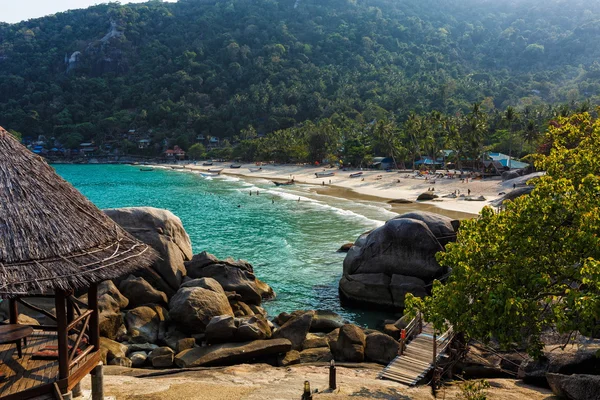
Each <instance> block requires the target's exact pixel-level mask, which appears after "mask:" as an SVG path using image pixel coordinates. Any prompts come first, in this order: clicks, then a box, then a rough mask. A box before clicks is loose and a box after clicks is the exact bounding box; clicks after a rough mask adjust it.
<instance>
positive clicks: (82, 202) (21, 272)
mask: <svg viewBox="0 0 600 400" xmlns="http://www.w3.org/2000/svg"><path fill="white" fill-rule="evenodd" d="M156 257H157V254H156V252H155V251H154V250H153V249H151V248H149V247H148V246H147V245H146V244H144V243H141V242H139V241H137V240H136V239H134V238H133V237H132V236H131V235H129V234H128V233H127V232H125V231H124V230H123V229H122V228H120V227H119V226H118V225H117V224H116V223H115V222H114V221H113V220H111V219H110V218H108V217H107V216H106V215H105V214H104V213H103V212H102V211H100V210H99V209H98V208H97V207H96V206H94V205H93V204H92V203H91V202H90V201H89V200H88V199H86V198H85V197H84V196H83V195H82V194H81V193H79V192H78V191H77V190H76V189H75V188H74V187H73V186H71V185H70V184H69V183H68V182H66V181H65V180H64V179H62V178H61V177H59V176H58V175H57V174H56V173H55V172H54V169H52V168H51V167H50V166H49V165H48V164H46V162H45V161H44V160H43V159H42V158H41V157H39V156H37V155H35V154H33V153H32V152H30V151H29V150H27V149H26V148H25V147H24V146H22V145H21V144H20V143H19V142H18V141H17V140H15V139H14V138H13V137H12V135H10V134H9V133H8V132H7V131H5V130H4V129H3V128H1V127H0V297H2V298H10V297H17V296H23V295H27V294H29V295H31V294H39V293H51V292H52V291H53V290H54V289H65V290H69V289H76V288H81V287H87V286H89V285H90V283H92V282H99V281H103V280H106V279H112V278H116V277H118V276H121V275H123V274H126V273H129V272H131V271H133V270H135V269H138V268H142V267H147V266H149V265H150V264H152V262H153V261H154V260H155V259H156Z"/></svg>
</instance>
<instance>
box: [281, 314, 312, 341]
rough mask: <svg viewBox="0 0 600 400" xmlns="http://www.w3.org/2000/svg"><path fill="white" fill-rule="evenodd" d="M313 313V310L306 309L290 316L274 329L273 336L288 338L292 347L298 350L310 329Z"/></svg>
mask: <svg viewBox="0 0 600 400" xmlns="http://www.w3.org/2000/svg"><path fill="white" fill-rule="evenodd" d="M314 314H315V312H314V311H308V312H305V313H304V314H302V315H300V316H298V317H295V318H291V319H290V320H288V321H287V322H286V323H285V324H283V325H282V326H281V328H279V329H277V330H276V331H275V333H274V335H273V337H274V338H285V339H288V340H289V341H290V342H292V349H294V350H300V349H301V348H302V343H303V342H304V340H305V339H306V334H307V333H308V331H309V329H310V325H311V323H312V319H313V316H314Z"/></svg>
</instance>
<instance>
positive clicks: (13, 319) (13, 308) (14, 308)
mask: <svg viewBox="0 0 600 400" xmlns="http://www.w3.org/2000/svg"><path fill="white" fill-rule="evenodd" d="M8 306H9V308H10V310H9V312H10V323H11V324H16V323H17V321H18V320H19V306H18V305H17V300H15V299H10V300H8Z"/></svg>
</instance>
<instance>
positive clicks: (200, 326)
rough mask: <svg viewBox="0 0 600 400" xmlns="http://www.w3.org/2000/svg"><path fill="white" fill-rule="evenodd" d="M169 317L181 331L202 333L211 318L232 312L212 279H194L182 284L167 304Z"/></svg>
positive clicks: (220, 289) (231, 313)
mask: <svg viewBox="0 0 600 400" xmlns="http://www.w3.org/2000/svg"><path fill="white" fill-rule="evenodd" d="M169 310H170V316H171V319H172V320H173V321H175V322H176V323H178V324H179V326H180V327H181V329H182V330H183V331H186V332H190V333H203V332H204V331H205V330H206V327H207V325H208V324H209V322H210V321H211V319H212V318H213V317H216V316H219V315H229V316H231V317H233V310H232V309H231V306H230V305H229V301H228V300H227V295H226V294H225V291H224V290H223V288H222V287H221V285H219V283H218V282H217V281H215V280H214V279H212V278H202V279H194V280H192V281H189V282H186V283H184V284H183V285H182V286H181V288H180V289H179V290H178V291H177V293H176V294H175V295H174V296H173V297H172V298H171V300H170V302H169Z"/></svg>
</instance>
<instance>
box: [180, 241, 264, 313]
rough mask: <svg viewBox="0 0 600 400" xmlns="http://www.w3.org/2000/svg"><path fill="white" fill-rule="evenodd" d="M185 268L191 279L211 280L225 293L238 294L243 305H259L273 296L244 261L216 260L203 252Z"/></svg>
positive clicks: (187, 263) (186, 264)
mask: <svg viewBox="0 0 600 400" xmlns="http://www.w3.org/2000/svg"><path fill="white" fill-rule="evenodd" d="M185 266H186V270H187V274H188V276H190V277H191V278H206V277H210V278H213V279H215V280H216V281H217V282H219V284H220V285H221V286H222V287H223V289H224V290H225V291H228V292H236V293H237V294H239V295H240V296H241V300H242V301H243V302H244V303H248V304H256V305H260V303H261V301H262V299H263V298H272V297H274V296H275V294H274V292H273V290H272V289H271V288H270V287H269V286H268V285H266V284H264V283H263V282H260V281H259V280H258V279H256V276H255V275H254V270H253V268H252V266H251V265H250V264H248V263H247V262H245V261H242V260H238V261H234V260H233V259H227V260H218V259H216V257H215V256H213V255H212V254H208V253H206V252H203V253H200V254H196V255H195V256H194V257H193V258H192V260H191V261H188V262H186V263H185Z"/></svg>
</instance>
